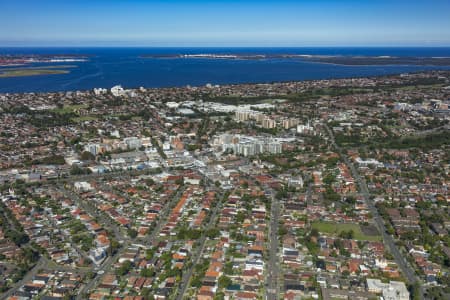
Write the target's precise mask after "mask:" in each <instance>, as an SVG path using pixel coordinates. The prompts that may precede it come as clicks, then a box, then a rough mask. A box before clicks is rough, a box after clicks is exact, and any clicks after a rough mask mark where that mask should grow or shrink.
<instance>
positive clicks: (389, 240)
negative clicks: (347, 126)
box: [323, 124, 424, 299]
mask: <svg viewBox="0 0 450 300" xmlns="http://www.w3.org/2000/svg"><path fill="white" fill-rule="evenodd" d="M323 127H324V128H325V131H326V132H327V133H328V137H329V138H330V142H331V145H332V146H333V147H334V149H335V150H336V151H337V152H338V154H339V155H340V157H341V158H342V160H343V161H344V163H345V164H346V165H347V167H348V168H349V169H350V171H351V173H352V176H353V178H355V180H356V181H357V182H358V186H359V189H360V191H361V194H362V195H363V197H364V200H365V202H366V205H367V206H368V207H369V209H370V212H371V213H372V216H373V219H374V221H375V224H376V226H377V228H378V231H379V232H380V233H381V236H382V237H383V241H384V244H385V245H387V246H388V248H389V250H390V252H391V254H392V255H393V256H394V259H395V262H396V263H397V265H398V266H399V268H400V270H401V271H402V273H403V274H404V275H405V277H406V279H407V280H408V282H409V283H410V284H414V283H419V286H420V294H421V295H420V299H424V289H423V286H422V284H421V281H420V279H419V278H418V277H417V276H416V272H415V271H414V268H413V267H412V266H411V265H410V264H409V263H408V262H407V261H406V259H405V256H404V255H402V253H401V252H400V250H399V249H398V247H397V245H396V244H395V241H394V238H393V237H392V236H391V235H390V234H388V233H387V232H386V226H385V224H384V220H383V218H382V217H381V216H380V214H379V213H378V209H377V208H376V207H375V205H373V202H372V201H371V199H370V193H369V189H368V188H367V183H366V180H365V179H364V178H363V177H362V176H361V175H360V174H359V172H358V170H357V169H356V168H355V166H354V165H353V163H351V162H350V160H349V159H348V157H347V155H346V154H344V152H343V151H342V149H341V148H340V147H339V146H338V145H337V144H336V141H335V138H334V134H333V132H332V131H331V129H330V128H329V127H328V126H327V125H326V124H324V125H323Z"/></svg>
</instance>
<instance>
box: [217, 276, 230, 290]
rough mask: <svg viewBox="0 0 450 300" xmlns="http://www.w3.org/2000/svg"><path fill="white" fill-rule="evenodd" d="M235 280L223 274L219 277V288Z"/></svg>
mask: <svg viewBox="0 0 450 300" xmlns="http://www.w3.org/2000/svg"><path fill="white" fill-rule="evenodd" d="M232 283H233V282H232V281H231V279H230V278H229V277H228V276H225V275H222V276H220V277H219V288H220V289H223V288H226V287H228V286H230V285H231V284H232Z"/></svg>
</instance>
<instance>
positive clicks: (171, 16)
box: [0, 0, 450, 46]
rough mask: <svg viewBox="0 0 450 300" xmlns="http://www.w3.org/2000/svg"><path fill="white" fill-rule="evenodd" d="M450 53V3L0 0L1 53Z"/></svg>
mask: <svg viewBox="0 0 450 300" xmlns="http://www.w3.org/2000/svg"><path fill="white" fill-rule="evenodd" d="M72 45H78V46H121V45H123V46H450V1H449V0H409V1H407V0H359V1H356V0H335V1H331V0H297V1H283V0H278V1H264V0H259V1H256V0H248V1H245V0H241V1H237V0H228V1H223V0H218V1H206V0H203V1H202V0H185V1H179V0H178V1H176V0H166V1H162V0H160V1H151V0H147V1H143V0H58V1H56V0H39V1H37V0H29V1H23V0H0V46H72Z"/></svg>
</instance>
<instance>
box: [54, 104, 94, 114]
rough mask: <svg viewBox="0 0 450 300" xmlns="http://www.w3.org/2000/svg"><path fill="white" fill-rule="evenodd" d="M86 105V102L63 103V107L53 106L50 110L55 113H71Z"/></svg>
mask: <svg viewBox="0 0 450 300" xmlns="http://www.w3.org/2000/svg"><path fill="white" fill-rule="evenodd" d="M87 107H88V105H86V104H76V105H64V107H62V108H55V109H52V111H53V112H55V113H58V114H67V113H72V112H74V111H75V110H77V109H82V108H87Z"/></svg>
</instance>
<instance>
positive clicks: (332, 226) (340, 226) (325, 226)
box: [311, 222, 381, 241]
mask: <svg viewBox="0 0 450 300" xmlns="http://www.w3.org/2000/svg"><path fill="white" fill-rule="evenodd" d="M311 226H312V228H315V229H317V230H318V231H319V232H321V233H328V234H331V235H336V236H337V235H339V233H341V232H342V231H349V230H353V232H354V239H355V240H361V241H381V236H380V235H366V234H364V233H363V232H362V231H361V227H360V226H359V225H358V224H351V223H332V222H313V223H312V224H311Z"/></svg>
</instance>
